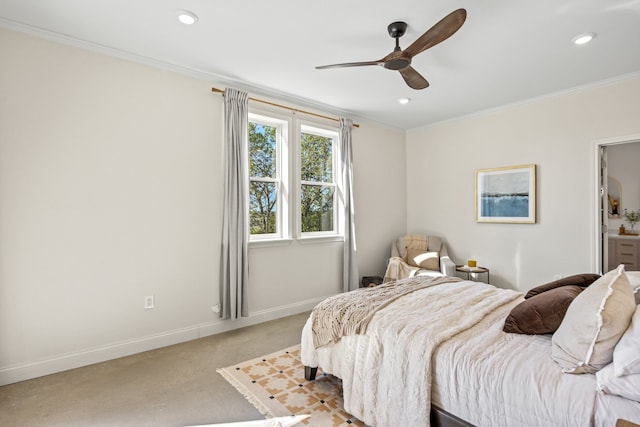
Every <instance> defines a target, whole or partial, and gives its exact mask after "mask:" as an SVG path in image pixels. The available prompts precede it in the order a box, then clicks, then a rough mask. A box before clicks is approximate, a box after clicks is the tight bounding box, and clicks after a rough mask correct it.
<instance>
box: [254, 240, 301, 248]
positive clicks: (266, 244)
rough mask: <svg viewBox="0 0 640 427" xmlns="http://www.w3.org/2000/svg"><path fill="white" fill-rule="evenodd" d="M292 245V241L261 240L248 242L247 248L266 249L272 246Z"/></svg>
mask: <svg viewBox="0 0 640 427" xmlns="http://www.w3.org/2000/svg"><path fill="white" fill-rule="evenodd" d="M291 243H293V239H261V240H252V241H250V242H249V248H268V247H274V246H288V245H290V244H291Z"/></svg>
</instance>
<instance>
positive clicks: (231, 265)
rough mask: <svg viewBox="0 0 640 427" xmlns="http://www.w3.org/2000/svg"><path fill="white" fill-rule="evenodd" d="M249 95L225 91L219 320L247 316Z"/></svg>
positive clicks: (233, 90)
mask: <svg viewBox="0 0 640 427" xmlns="http://www.w3.org/2000/svg"><path fill="white" fill-rule="evenodd" d="M248 114H249V108H248V96H247V93H246V92H242V91H239V90H237V89H226V90H225V91H224V122H225V124H224V131H225V134H224V201H223V203H224V206H223V213H222V254H221V256H220V263H221V265H220V275H221V278H220V304H221V306H222V307H221V310H220V318H222V319H237V318H238V317H240V316H248V315H249V312H248V309H247V287H248V284H249V262H248V248H249V212H248V206H247V204H248V200H249V195H248V194H249V166H248V163H249V155H248V151H249V142H248V132H247V127H248Z"/></svg>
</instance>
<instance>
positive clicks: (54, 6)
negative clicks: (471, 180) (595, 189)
mask: <svg viewBox="0 0 640 427" xmlns="http://www.w3.org/2000/svg"><path fill="white" fill-rule="evenodd" d="M458 8H465V9H466V10H467V20H466V22H465V24H464V25H463V26H462V28H461V29H460V30H459V31H458V32H457V33H456V34H454V35H453V36H452V37H451V38H449V39H448V40H446V41H444V42H443V43H441V44H439V45H437V46H435V47H433V48H431V49H429V50H427V51H425V52H423V53H421V54H419V55H418V56H417V57H415V58H414V60H413V64H412V65H413V66H414V68H415V69H416V70H418V71H419V72H420V73H421V74H422V75H423V76H424V77H425V78H426V79H427V80H428V81H429V82H430V84H431V86H430V87H429V88H427V89H424V90H419V91H417V90H413V89H410V88H409V87H407V86H406V84H405V83H404V81H403V80H402V78H401V76H400V75H399V73H398V72H396V71H390V70H385V69H383V68H381V67H377V66H369V67H357V68H342V69H330V70H316V69H315V68H314V67H315V66H317V65H325V64H333V63H340V62H354V61H369V60H378V59H381V58H382V57H384V56H385V55H386V54H387V53H389V52H391V51H392V49H393V46H394V41H393V39H392V38H390V37H389V35H388V34H387V25H388V24H390V23H391V22H393V21H398V20H401V21H405V22H407V23H408V24H409V27H408V30H407V33H406V34H405V36H404V37H403V38H402V39H401V40H400V45H401V47H402V48H406V47H408V46H409V44H411V43H412V42H413V41H414V40H415V39H416V38H418V37H419V36H420V35H421V34H422V33H424V32H425V31H426V30H427V29H428V28H430V27H431V26H432V25H433V24H435V23H436V22H437V21H439V20H440V19H441V18H443V17H444V16H445V15H447V14H448V13H449V12H451V11H453V10H455V9H458ZM179 9H187V10H190V11H193V12H194V13H195V14H196V15H198V17H199V20H198V22H197V23H196V24H195V25H192V26H185V25H183V24H180V23H179V22H178V21H177V19H176V17H177V14H176V11H177V10H179ZM0 25H1V26H4V27H7V28H11V29H18V30H25V31H29V32H31V31H33V30H34V29H38V30H45V31H46V32H47V33H48V35H49V36H52V35H53V36H54V37H55V38H57V35H61V36H64V37H62V38H61V39H62V40H64V39H66V40H69V41H73V40H76V39H77V40H81V41H86V42H89V44H90V45H92V46H93V47H95V48H98V49H100V50H105V49H104V48H107V49H106V51H112V52H120V53H124V54H127V55H128V54H133V55H135V56H139V57H141V58H144V60H148V59H151V60H155V61H158V62H159V63H167V64H171V65H172V66H176V65H177V66H180V67H185V68H188V69H190V70H196V71H198V72H203V73H205V75H208V76H209V77H210V78H211V79H212V80H213V81H218V82H221V83H223V84H229V85H234V86H235V87H239V88H244V89H248V90H250V91H251V92H252V93H255V94H260V93H262V94H266V95H269V96H277V97H279V98H281V99H283V100H292V101H295V102H297V103H299V104H302V105H307V106H314V107H323V108H324V109H328V110H329V111H331V112H337V113H341V114H342V113H344V114H349V115H351V116H352V117H356V118H361V119H366V120H371V121H375V122H378V123H381V124H385V125H388V126H392V127H395V128H401V129H411V128H416V127H420V126H423V125H427V124H430V123H434V122H438V121H442V120H446V119H450V118H454V117H459V116H463V115H467V114H471V113H473V112H477V111H482V110H486V109H491V108H495V107H498V106H501V105H505V104H510V103H514V102H518V101H522V100H526V99H530V98H535V97H538V96H542V95H545V94H550V93H556V92H562V91H565V90H568V89H571V88H576V87H580V86H584V85H588V84H591V83H594V82H600V81H603V80H608V79H612V78H617V77H620V76H624V75H627V74H630V73H637V72H639V71H640V0H623V1H615V0H529V1H524V0H482V1H481V0H473V1H471V0H458V1H447V0H431V1H425V0H395V1H381V0H348V1H344V0H324V1H315V2H311V1H300V0H271V1H257V0H253V1H252V0H233V1H229V0H224V1H222V0H92V1H87V0H0ZM584 32H595V33H597V37H596V38H595V39H594V40H593V42H591V43H589V44H587V45H584V46H575V45H573V43H572V42H571V39H572V38H573V37H574V36H576V35H578V34H580V33H584ZM141 60H142V59H141ZM155 61H154V62H155ZM401 97H410V98H411V99H412V102H410V103H409V104H408V105H400V104H399V103H398V102H397V100H398V98H401Z"/></svg>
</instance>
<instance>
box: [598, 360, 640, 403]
mask: <svg viewBox="0 0 640 427" xmlns="http://www.w3.org/2000/svg"><path fill="white" fill-rule="evenodd" d="M596 383H597V387H598V390H600V391H601V392H603V393H604V394H616V395H618V396H622V397H624V398H626V399H630V400H635V401H636V402H640V375H638V374H634V375H625V376H624V377H616V374H615V372H614V369H613V363H610V364H608V365H607V366H605V367H604V368H602V369H601V370H599V371H598V372H596Z"/></svg>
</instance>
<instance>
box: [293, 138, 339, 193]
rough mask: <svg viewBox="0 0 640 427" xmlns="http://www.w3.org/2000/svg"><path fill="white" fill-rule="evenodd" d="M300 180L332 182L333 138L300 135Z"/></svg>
mask: <svg viewBox="0 0 640 427" xmlns="http://www.w3.org/2000/svg"><path fill="white" fill-rule="evenodd" d="M300 147H301V150H300V163H301V171H300V172H301V175H300V177H301V179H302V180H303V181H313V182H333V153H332V152H333V138H329V137H326V136H319V135H313V134H310V133H304V132H303V133H302V134H301V145H300Z"/></svg>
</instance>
